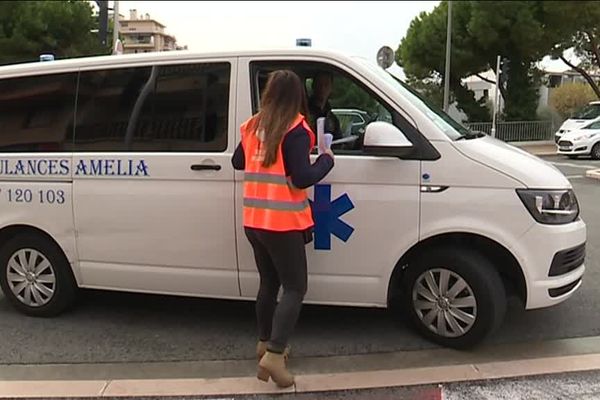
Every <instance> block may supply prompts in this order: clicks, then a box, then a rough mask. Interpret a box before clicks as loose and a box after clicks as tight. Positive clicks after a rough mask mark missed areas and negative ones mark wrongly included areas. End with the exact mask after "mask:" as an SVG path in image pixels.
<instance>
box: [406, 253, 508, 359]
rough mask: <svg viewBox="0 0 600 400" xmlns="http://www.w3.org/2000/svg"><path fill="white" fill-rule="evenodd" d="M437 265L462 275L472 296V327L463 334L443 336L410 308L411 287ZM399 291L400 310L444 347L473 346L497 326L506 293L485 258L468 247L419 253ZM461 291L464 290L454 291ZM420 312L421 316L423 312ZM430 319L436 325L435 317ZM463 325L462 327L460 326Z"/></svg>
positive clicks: (499, 279) (450, 285) (501, 315)
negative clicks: (473, 298)
mask: <svg viewBox="0 0 600 400" xmlns="http://www.w3.org/2000/svg"><path fill="white" fill-rule="evenodd" d="M439 268H443V269H445V270H448V271H450V272H451V273H454V274H456V275H457V276H459V277H460V278H462V279H463V280H464V281H465V282H466V283H467V284H468V285H469V287H470V289H471V291H472V294H473V297H475V303H476V313H474V314H475V319H474V322H473V323H472V326H471V327H470V329H468V330H467V331H466V332H465V333H464V334H460V335H457V336H454V337H449V336H443V335H440V334H438V333H436V332H434V331H433V330H431V329H429V328H428V327H427V326H426V325H425V323H424V322H423V321H422V320H421V318H420V317H419V316H418V314H417V311H416V310H415V307H414V301H413V288H414V287H415V284H416V282H417V280H418V279H419V277H421V275H422V274H423V273H425V272H426V271H430V270H431V271H433V270H436V269H439ZM437 276H438V277H439V276H440V275H437ZM451 279H454V278H451ZM452 282H456V280H452V281H451V283H450V284H449V285H448V287H449V288H452V286H453V284H452ZM400 290H401V293H400V294H399V300H400V305H401V307H402V312H403V315H404V316H406V317H407V318H408V320H409V322H410V323H411V325H412V326H413V327H414V328H415V329H416V330H417V331H418V332H419V333H420V334H421V335H423V336H424V337H426V338H427V339H429V340H431V341H433V342H435V343H438V344H441V345H443V346H446V347H452V348H458V349H465V348H469V347H473V346H475V345H477V344H478V343H479V342H481V341H482V340H483V339H484V338H485V337H487V336H488V335H489V334H491V333H492V332H493V331H494V330H495V329H496V328H498V326H499V325H500V324H501V323H502V320H503V319H504V314H505V312H506V293H505V290H504V285H503V283H502V279H501V278H500V276H499V274H498V272H497V271H496V270H495V268H494V266H493V265H492V263H491V262H490V261H489V260H488V259H487V258H486V257H484V256H482V255H481V254H480V253H478V252H476V251H473V250H469V249H463V248H450V247H446V248H440V249H439V250H434V251H428V252H427V253H425V254H422V255H421V256H420V257H419V258H418V259H417V260H416V261H415V262H414V263H413V264H412V265H409V267H408V268H407V270H406V271H405V274H404V277H403V279H402V285H401V288H400ZM467 290H468V289H467ZM463 293H464V294H466V293H467V292H459V293H458V294H459V295H460V294H463ZM436 307H437V306H436ZM469 310H474V309H469ZM423 315H424V316H425V312H423ZM434 321H436V322H435V323H436V324H437V317H436V319H435V320H434ZM446 321H447V320H446ZM455 321H456V319H455ZM461 324H462V322H461ZM432 325H433V322H432ZM445 326H446V328H448V327H450V325H449V323H447V322H446V325H445ZM463 328H465V327H464V326H463Z"/></svg>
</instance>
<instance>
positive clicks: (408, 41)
mask: <svg viewBox="0 0 600 400" xmlns="http://www.w3.org/2000/svg"><path fill="white" fill-rule="evenodd" d="M455 4H456V7H454V8H453V11H452V15H453V25H452V26H453V29H452V35H453V43H458V46H457V45H454V44H453V47H452V62H451V66H452V68H451V75H450V77H449V78H448V79H449V80H450V89H451V91H452V93H453V95H454V100H456V103H457V108H458V109H459V110H461V111H463V112H464V113H465V114H466V115H467V118H468V120H469V121H471V122H474V121H488V120H489V119H490V110H489V109H488V108H487V105H486V104H485V102H484V101H477V100H475V94H474V93H473V91H471V90H469V89H468V88H467V87H466V86H465V85H464V84H463V83H462V78H464V77H466V76H469V75H473V74H476V73H478V72H481V71H483V70H485V69H486V66H487V61H486V60H485V59H482V58H478V57H475V54H476V52H477V51H478V49H477V43H475V42H474V41H473V40H472V37H471V35H470V34H469V32H468V31H467V30H466V26H467V25H466V24H467V23H468V21H469V19H470V12H471V10H470V9H471V4H470V2H455ZM447 16H448V5H447V3H446V2H442V3H441V4H440V5H439V6H438V7H436V8H435V9H434V10H433V11H432V12H431V13H426V12H423V13H421V14H420V15H419V16H418V17H416V18H415V19H414V20H413V21H412V22H411V24H410V27H409V29H408V32H407V34H406V36H405V37H404V39H402V42H401V43H400V46H399V48H398V51H397V53H396V61H397V62H398V64H399V65H400V66H402V67H403V68H404V72H405V74H406V76H407V78H408V80H409V81H410V82H411V83H412V84H413V85H414V84H415V82H416V81H419V80H420V81H422V84H420V85H418V86H420V87H421V88H420V90H419V91H420V92H422V93H423V94H424V96H425V97H426V98H429V95H428V94H427V92H428V91H429V94H430V95H432V94H433V93H434V92H435V90H434V88H435V86H433V84H432V82H436V81H439V80H441V81H442V86H443V81H444V79H445V77H444V67H445V52H446V26H447V25H446V24H447V20H448V18H447ZM425 88H428V89H427V90H423V89H425Z"/></svg>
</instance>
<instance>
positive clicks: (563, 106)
mask: <svg viewBox="0 0 600 400" xmlns="http://www.w3.org/2000/svg"><path fill="white" fill-rule="evenodd" d="M594 98H596V95H595V94H594V91H593V90H592V88H591V87H590V86H589V85H587V84H585V83H565V84H564V85H561V86H559V87H557V88H556V89H553V90H552V94H551V95H550V105H551V106H552V108H553V109H554V110H556V111H557V112H558V113H559V114H560V115H561V116H562V117H563V118H569V117H571V116H572V115H573V113H575V111H577V110H579V109H580V108H581V107H583V106H585V105H587V104H588V103H589V102H590V101H592V100H594Z"/></svg>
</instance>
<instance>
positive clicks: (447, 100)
mask: <svg viewBox="0 0 600 400" xmlns="http://www.w3.org/2000/svg"><path fill="white" fill-rule="evenodd" d="M451 42H452V1H450V0H448V26H447V28H446V70H445V72H444V112H448V107H449V106H450V104H449V103H450V47H451V46H452V43H451Z"/></svg>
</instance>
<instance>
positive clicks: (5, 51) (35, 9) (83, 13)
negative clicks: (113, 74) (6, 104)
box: [0, 0, 108, 64]
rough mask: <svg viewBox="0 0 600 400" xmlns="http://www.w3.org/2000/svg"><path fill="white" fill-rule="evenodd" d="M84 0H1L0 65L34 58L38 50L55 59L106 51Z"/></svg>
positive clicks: (34, 59) (87, 4)
mask: <svg viewBox="0 0 600 400" xmlns="http://www.w3.org/2000/svg"><path fill="white" fill-rule="evenodd" d="M95 28H97V21H96V18H95V17H94V15H93V9H92V7H91V5H90V3H89V2H87V1H74V0H69V1H1V2H0V64H9V63H19V62H28V61H36V60H38V57H39V55H40V54H42V53H52V54H54V55H55V56H56V57H57V58H65V57H78V56H87V55H95V54H103V53H104V54H106V53H107V52H108V49H106V48H102V46H101V45H100V43H99V40H98V37H97V34H95V33H93V32H91V31H92V30H93V29H95Z"/></svg>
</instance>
